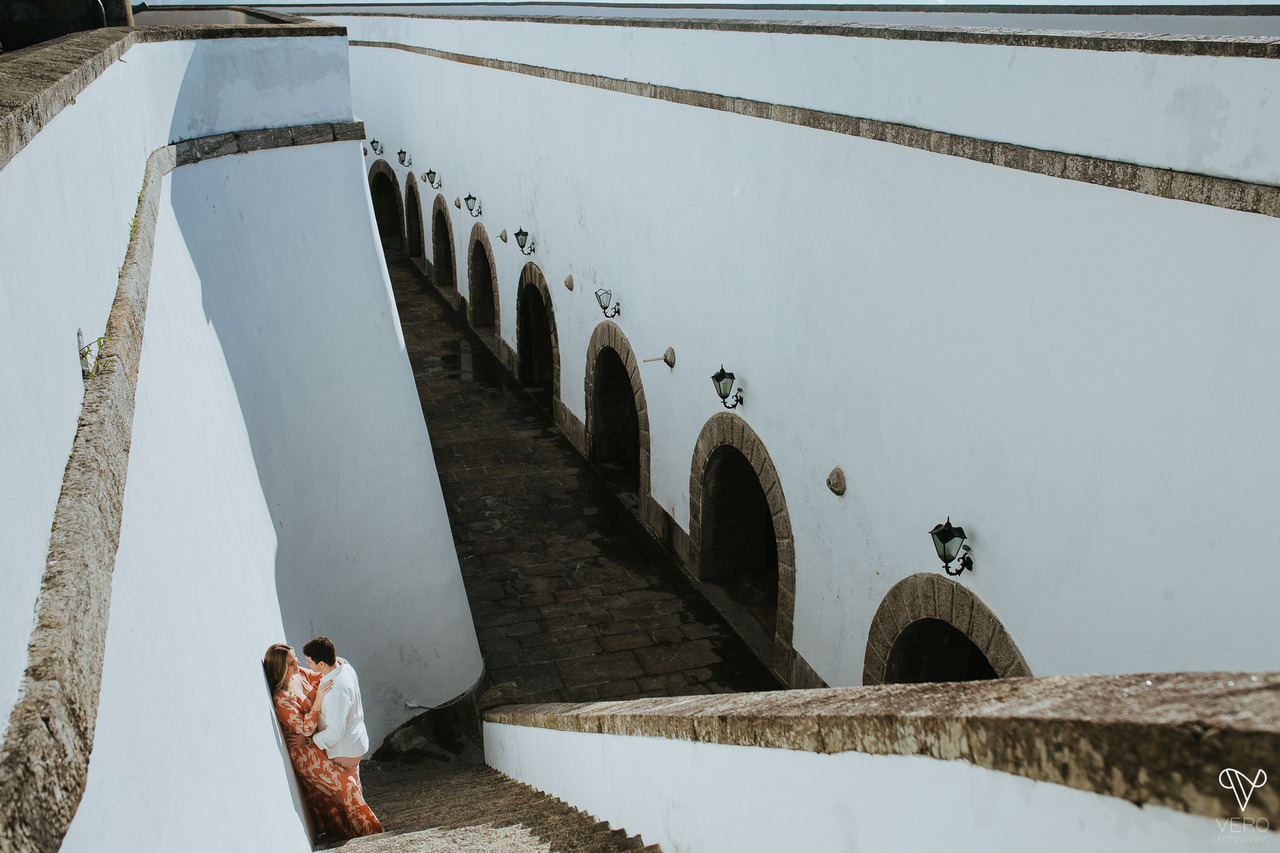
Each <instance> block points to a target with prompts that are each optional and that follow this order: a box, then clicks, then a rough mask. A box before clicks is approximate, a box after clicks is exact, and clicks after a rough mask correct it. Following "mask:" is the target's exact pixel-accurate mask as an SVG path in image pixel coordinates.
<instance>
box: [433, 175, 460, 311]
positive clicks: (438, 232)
mask: <svg viewBox="0 0 1280 853" xmlns="http://www.w3.org/2000/svg"><path fill="white" fill-rule="evenodd" d="M456 258H457V254H456V253H455V251H454V248H453V220H452V219H450V217H449V202H447V201H445V198H444V196H442V195H439V194H437V195H436V200H435V202H434V203H433V204H432V205H431V280H432V282H434V283H435V285H436V286H437V287H444V288H448V289H450V290H457V289H458V267H457V263H456V260H455V259H456Z"/></svg>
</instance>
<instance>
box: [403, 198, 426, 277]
mask: <svg viewBox="0 0 1280 853" xmlns="http://www.w3.org/2000/svg"><path fill="white" fill-rule="evenodd" d="M404 214H405V216H404V219H405V223H406V225H405V230H406V231H408V232H409V252H408V254H409V257H411V258H421V257H424V256H425V254H426V252H425V251H424V249H423V247H422V201H421V199H419V197H418V188H417V187H416V186H414V185H413V184H412V183H410V184H409V192H408V194H407V195H406V197H405V202H404Z"/></svg>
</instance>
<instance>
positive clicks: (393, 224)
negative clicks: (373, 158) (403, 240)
mask: <svg viewBox="0 0 1280 853" xmlns="http://www.w3.org/2000/svg"><path fill="white" fill-rule="evenodd" d="M369 195H370V196H371V197H372V199H373V218H374V219H375V220H376V221H377V223H378V237H379V238H380V239H381V240H382V242H383V244H384V245H388V246H391V247H393V248H396V249H399V248H400V199H399V193H397V192H396V188H395V185H394V184H392V183H391V178H389V177H387V175H386V174H385V173H383V172H375V173H374V174H373V176H372V177H371V178H370V179H369Z"/></svg>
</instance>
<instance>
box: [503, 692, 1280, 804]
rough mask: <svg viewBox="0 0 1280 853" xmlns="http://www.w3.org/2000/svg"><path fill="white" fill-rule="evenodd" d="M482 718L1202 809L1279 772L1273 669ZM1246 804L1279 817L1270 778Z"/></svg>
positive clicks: (603, 705)
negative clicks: (957, 767)
mask: <svg viewBox="0 0 1280 853" xmlns="http://www.w3.org/2000/svg"><path fill="white" fill-rule="evenodd" d="M485 721H486V722H489V723H498V724H506V725H513V726H531V727H538V728H547V729H556V730H559V731H575V732H586V733H597V734H611V735H632V736H640V737H659V738H670V739H678V740H687V741H697V742H702V743H721V744H735V745H741V746H760V747H772V748H781V749H794V750H805V751H809V752H818V753H836V752H848V751H856V752H864V753H870V754H875V755H923V756H929V757H931V758H937V759H943V760H962V761H967V762H969V763H971V764H975V765H978V766H980V767H986V768H988V769H991V770H999V771H1002V772H1005V773H1012V774H1015V775H1019V776H1025V777H1027V778H1030V779H1035V780H1038V781H1043V782H1053V783H1056V784H1059V785H1066V786H1068V787H1071V788H1077V789H1079V790H1083V791H1090V792H1093V793H1098V794H1105V795H1108V796H1112V797H1120V798H1122V799H1125V800H1129V801H1130V802H1133V803H1136V804H1139V805H1142V804H1145V803H1152V804H1156V805H1160V806H1165V807H1167V808H1171V809H1175V810H1177V811H1182V812H1187V813H1190V814H1196V815H1204V816H1209V817H1215V818H1232V817H1237V818H1238V817H1240V816H1241V809H1240V808H1239V806H1238V804H1237V803H1236V800H1235V797H1234V795H1233V794H1232V792H1231V791H1230V790H1228V789H1225V788H1223V787H1222V786H1221V785H1220V784H1219V781H1218V775H1219V774H1220V773H1221V772H1222V771H1223V770H1224V769H1226V768H1228V767H1233V768H1236V769H1239V770H1241V771H1243V772H1245V773H1247V774H1248V775H1250V776H1252V775H1253V774H1254V773H1255V772H1256V771H1257V770H1258V769H1264V770H1266V771H1267V775H1268V777H1273V778H1280V673H1274V672H1272V673H1155V674H1148V675H1143V674H1138V675H1104V676H1056V677H1051V678H1018V679H1001V680H995V681H973V682H957V683H946V684H898V685H887V686H877V687H855V688H841V689H827V690H790V691H782V692H777V693H748V694H738V695H732V696H691V697H684V698H672V699H637V700H633V701H630V702H594V703H586V704H559V705H523V706H508V707H505V708H497V709H494V710H491V711H489V712H487V713H486V714H485ZM1245 815H1246V816H1250V817H1254V818H1259V817H1265V818H1266V819H1267V820H1268V821H1270V822H1271V824H1272V825H1275V824H1276V823H1277V821H1280V785H1265V786H1262V787H1259V788H1257V789H1255V790H1254V792H1253V798H1252V799H1251V800H1250V801H1249V806H1248V809H1247V810H1246V811H1245Z"/></svg>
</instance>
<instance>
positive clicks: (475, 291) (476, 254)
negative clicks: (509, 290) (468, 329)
mask: <svg viewBox="0 0 1280 853" xmlns="http://www.w3.org/2000/svg"><path fill="white" fill-rule="evenodd" d="M467 269H468V271H469V273H470V275H469V279H470V281H469V284H470V290H471V325H472V326H474V327H475V328H477V329H492V328H493V321H494V314H495V312H494V307H493V267H492V266H491V265H490V264H489V253H488V252H486V251H485V250H484V243H482V242H481V241H480V240H476V241H475V242H473V243H472V244H471V264H470V265H469V266H468V267H467Z"/></svg>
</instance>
